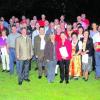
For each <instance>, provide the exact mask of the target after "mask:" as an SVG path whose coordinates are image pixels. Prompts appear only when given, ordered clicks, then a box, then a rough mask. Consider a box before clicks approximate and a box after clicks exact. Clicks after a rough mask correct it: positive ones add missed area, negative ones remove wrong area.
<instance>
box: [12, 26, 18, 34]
mask: <svg viewBox="0 0 100 100" xmlns="http://www.w3.org/2000/svg"><path fill="white" fill-rule="evenodd" d="M11 30H12V33H16V32H17V29H16V25H13V26H12V27H11Z"/></svg>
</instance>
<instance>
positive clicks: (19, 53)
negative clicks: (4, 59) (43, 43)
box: [15, 35, 33, 60]
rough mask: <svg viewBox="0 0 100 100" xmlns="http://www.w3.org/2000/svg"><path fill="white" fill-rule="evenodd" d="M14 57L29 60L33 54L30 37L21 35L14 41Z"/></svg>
mask: <svg viewBox="0 0 100 100" xmlns="http://www.w3.org/2000/svg"><path fill="white" fill-rule="evenodd" d="M15 51H16V57H17V59H18V60H27V59H28V60H29V59H31V58H32V56H33V49H32V43H31V39H30V38H29V37H28V36H27V37H26V39H25V38H24V37H23V36H22V35H21V36H19V37H18V38H17V39H16V42H15Z"/></svg>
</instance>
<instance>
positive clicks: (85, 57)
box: [82, 54, 88, 64]
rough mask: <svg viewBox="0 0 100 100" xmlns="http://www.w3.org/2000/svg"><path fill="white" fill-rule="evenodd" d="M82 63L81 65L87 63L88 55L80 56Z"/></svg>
mask: <svg viewBox="0 0 100 100" xmlns="http://www.w3.org/2000/svg"><path fill="white" fill-rule="evenodd" d="M82 62H83V63H86V64H87V63H88V54H85V55H82Z"/></svg>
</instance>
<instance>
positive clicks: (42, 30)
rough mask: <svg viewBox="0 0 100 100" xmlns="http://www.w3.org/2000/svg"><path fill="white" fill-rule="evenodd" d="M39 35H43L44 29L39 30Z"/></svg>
mask: <svg viewBox="0 0 100 100" xmlns="http://www.w3.org/2000/svg"><path fill="white" fill-rule="evenodd" d="M39 33H40V35H45V29H44V27H42V26H41V27H40V28H39Z"/></svg>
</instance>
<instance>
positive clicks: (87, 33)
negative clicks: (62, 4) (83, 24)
mask: <svg viewBox="0 0 100 100" xmlns="http://www.w3.org/2000/svg"><path fill="white" fill-rule="evenodd" d="M83 35H84V38H86V39H88V38H89V35H90V32H89V30H85V31H84V33H83Z"/></svg>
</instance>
